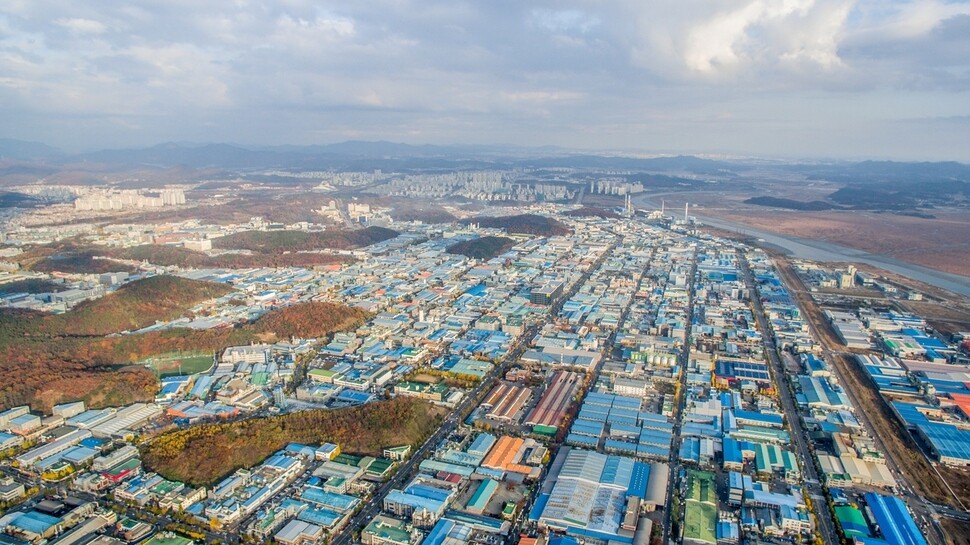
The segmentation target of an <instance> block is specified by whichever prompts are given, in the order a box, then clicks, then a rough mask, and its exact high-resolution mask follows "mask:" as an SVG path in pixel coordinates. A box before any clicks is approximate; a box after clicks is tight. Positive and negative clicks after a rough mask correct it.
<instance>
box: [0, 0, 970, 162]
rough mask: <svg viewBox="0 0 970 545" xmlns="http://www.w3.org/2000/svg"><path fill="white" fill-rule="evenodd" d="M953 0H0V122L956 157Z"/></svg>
mask: <svg viewBox="0 0 970 545" xmlns="http://www.w3.org/2000/svg"><path fill="white" fill-rule="evenodd" d="M968 59H970V3H967V2H954V1H951V2H948V1H921V2H884V1H876V0H857V1H856V0H789V1H785V2H777V3H771V2H766V1H764V0H731V1H727V2H723V3H720V4H719V5H718V9H716V10H712V9H711V8H710V7H709V5H707V4H706V3H702V2H700V1H687V2H682V1H681V2H672V1H660V2H651V3H642V2H626V1H617V2H607V3H589V2H578V1H573V2H565V3H561V2H556V3H553V2H539V3H533V4H529V5H519V4H502V5H492V4H478V3H472V2H459V3H455V2H419V3H412V2H407V1H392V0H388V1H383V2H368V3H364V4H359V5H358V4H344V3H333V2H331V3H318V2H308V1H302V0H293V1H288V2H280V3H273V4H262V3H255V2H254V3H250V2H246V1H241V2H234V3H232V4H229V3H223V2H213V3H203V4H199V3H197V2H188V1H172V2H166V3H163V4H159V5H154V6H141V5H137V6H136V5H130V6H122V7H117V6H107V5H102V4H100V3H96V2H89V1H81V2H64V1H59V0H52V1H41V2H29V1H24V0H20V1H11V2H5V3H4V5H3V6H0V71H2V73H3V74H4V76H3V77H0V114H2V115H3V118H4V123H3V124H2V125H0V136H3V137H8V138H13V139H18V140H25V141H37V142H42V143H45V144H49V145H51V146H55V147H58V148H63V149H66V150H68V151H89V150H93V149H118V148H128V147H147V146H151V145H155V144H158V143H164V142H173V141H190V142H213V143H217V142H218V143H222V142H226V143H235V144H238V145H243V146H269V145H311V144H328V143H336V142H343V141H346V140H364V141H388V142H401V143H407V144H413V145H422V144H432V145H451V144H454V145H512V146H522V147H541V146H557V147H562V148H566V149H571V150H578V151H599V152H604V151H607V152H608V151H623V152H626V153H650V154H694V155H730V156H749V157H764V158H771V157H778V158H786V159H800V158H802V159H809V158H811V159H895V160H956V161H961V162H970V148H968V147H967V146H966V142H968V141H970V60H968Z"/></svg>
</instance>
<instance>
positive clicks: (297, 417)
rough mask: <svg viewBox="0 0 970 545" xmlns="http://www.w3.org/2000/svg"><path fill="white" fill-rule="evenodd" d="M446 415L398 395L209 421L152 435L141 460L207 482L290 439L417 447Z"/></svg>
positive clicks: (362, 447)
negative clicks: (342, 406)
mask: <svg viewBox="0 0 970 545" xmlns="http://www.w3.org/2000/svg"><path fill="white" fill-rule="evenodd" d="M442 415H443V411H442V410H441V409H438V408H436V407H434V406H432V405H430V404H429V403H427V402H425V401H420V400H417V399H414V398H405V397H399V398H395V399H392V400H389V401H379V402H375V403H369V404H367V405H363V406H360V407H352V408H348V409H338V410H314V411H303V412H298V413H292V414H287V415H282V416H275V417H270V418H256V419H249V420H243V421H239V422H232V423H228V424H205V425H202V426H194V427H192V428H188V429H185V430H178V431H173V432H169V433H166V434H163V435H160V436H158V437H156V438H154V439H152V440H151V441H149V442H148V443H146V444H145V445H143V446H142V460H143V462H144V463H145V465H146V467H148V468H149V469H150V470H151V471H155V472H157V473H159V474H160V475H162V476H164V477H165V478H167V479H172V480H176V481H181V482H185V483H189V484H192V485H196V486H208V485H211V484H212V483H214V482H217V481H218V480H220V479H222V478H223V477H225V476H226V475H228V474H230V473H231V472H233V471H235V470H236V469H238V468H241V467H247V468H248V467H252V466H254V465H256V464H258V463H260V462H261V461H262V460H264V459H265V458H266V457H268V456H269V455H270V454H272V453H273V452H275V451H277V450H279V449H281V448H283V447H284V446H286V445H287V444H288V443H291V442H296V443H303V444H308V445H318V444H320V443H323V442H331V443H336V444H338V445H340V447H341V449H342V450H343V451H344V452H354V453H359V454H370V455H375V456H379V455H380V454H381V451H382V449H383V448H384V447H390V446H399V445H411V446H412V447H417V446H418V445H420V444H422V443H423V442H424V441H425V440H426V439H427V438H428V437H430V436H431V434H432V433H433V432H434V430H435V429H437V427H438V425H439V424H440V423H441V419H442Z"/></svg>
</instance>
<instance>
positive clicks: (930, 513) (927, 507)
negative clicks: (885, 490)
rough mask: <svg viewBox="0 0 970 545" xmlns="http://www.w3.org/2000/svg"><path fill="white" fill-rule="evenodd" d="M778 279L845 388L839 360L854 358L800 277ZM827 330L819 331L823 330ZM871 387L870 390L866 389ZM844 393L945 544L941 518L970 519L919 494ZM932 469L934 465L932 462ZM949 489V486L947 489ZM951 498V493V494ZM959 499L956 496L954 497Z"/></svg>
mask: <svg viewBox="0 0 970 545" xmlns="http://www.w3.org/2000/svg"><path fill="white" fill-rule="evenodd" d="M778 272H779V277H780V278H781V279H782V281H784V283H785V287H786V288H787V289H788V290H790V291H791V292H792V293H793V294H796V295H798V296H797V297H793V300H795V301H796V302H797V303H798V304H799V308H801V311H802V312H803V313H804V315H805V316H806V317H808V319H807V320H806V323H808V326H809V331H810V332H811V334H812V336H813V337H814V338H815V339H817V340H818V341H819V343H820V345H821V346H822V349H823V357H824V358H825V359H826V360H827V361H828V362H829V365H831V366H832V368H833V369H834V370H835V374H836V376H837V377H838V378H839V381H840V382H841V383H842V384H846V382H847V381H846V379H845V378H844V377H843V376H842V375H843V374H844V373H845V372H847V370H845V369H843V368H842V366H841V365H840V358H841V357H842V356H843V355H852V354H851V353H848V352H844V351H843V350H841V344H839V345H836V344H835V343H836V342H837V341H836V340H835V339H836V337H835V334H834V333H832V331H831V330H830V329H829V328H828V326H827V325H825V324H824V320H823V319H822V318H821V311H820V309H818V307H817V305H816V304H815V302H814V300H813V299H812V295H811V293H809V292H808V291H807V290H806V289H805V285H804V283H803V282H802V281H801V278H799V277H798V275H797V273H795V272H794V271H792V270H791V268H790V267H789V266H788V265H787V262H785V266H784V267H781V266H779V267H778ZM806 306H811V307H812V308H805V307H806ZM823 328H824V329H825V330H824V331H820V329H823ZM865 387H868V386H865ZM843 391H844V392H845V393H846V395H848V397H849V401H850V402H851V403H852V406H853V407H855V408H856V410H855V411H853V414H855V415H856V416H857V417H858V419H859V421H860V422H861V423H862V425H863V426H864V427H865V429H866V431H867V432H868V435H869V436H870V437H872V438H873V440H874V441H875V443H876V447H877V448H878V449H879V451H880V452H882V453H883V455H884V456H885V459H886V465H887V466H888V467H889V469H890V470H891V471H892V473H893V476H894V477H895V479H896V484H897V486H896V489H897V491H898V492H899V493H900V494H899V495H900V496H901V497H902V499H904V500H905V501H906V504H907V505H908V506H909V508H910V511H912V514H913V518H914V520H916V522H917V524H918V525H919V526H920V527H921V528H922V529H923V533H924V534H925V535H926V537H927V539H928V540H929V541H930V542H934V543H946V539H945V537H944V535H943V531H942V530H941V529H940V527H939V525H938V524H937V523H936V519H937V517H938V516H949V517H951V518H956V519H960V520H964V521H966V520H968V519H970V516H968V515H967V513H965V512H962V511H959V510H955V509H951V508H947V507H944V506H935V505H934V504H932V503H931V502H929V501H927V500H926V499H925V498H924V497H922V496H921V495H920V494H918V493H917V492H916V491H915V490H914V489H913V486H912V483H910V482H909V480H908V478H907V473H906V470H905V467H906V466H905V463H900V461H899V460H897V459H896V457H895V456H894V452H893V451H892V450H890V449H887V448H886V445H885V443H884V441H883V440H882V438H881V437H880V436H879V434H878V433H875V430H876V428H875V427H874V426H873V425H872V421H871V420H870V417H869V415H868V413H867V412H866V411H865V410H863V407H865V405H864V404H863V403H861V402H860V400H859V397H858V394H857V392H856V391H855V390H854V389H852V388H843ZM929 463H930V466H931V467H932V465H933V464H932V462H929ZM940 481H941V482H942V483H943V484H944V485H946V484H947V483H946V482H945V481H944V480H943V479H942V477H940ZM947 486H948V485H947ZM951 494H952V491H951ZM953 497H954V498H956V496H955V495H954V496H953ZM929 528H933V533H932V534H929V532H928V530H929Z"/></svg>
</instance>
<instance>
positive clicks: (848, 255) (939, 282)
mask: <svg viewBox="0 0 970 545" xmlns="http://www.w3.org/2000/svg"><path fill="white" fill-rule="evenodd" d="M636 201H637V204H638V205H639V207H642V208H646V209H653V208H659V206H657V205H656V203H654V202H653V201H652V200H651V196H649V195H644V196H641V197H639V198H637V199H636ZM690 215H691V216H692V217H694V218H695V219H696V220H697V221H698V222H700V223H702V224H704V225H709V226H711V227H717V228H718V229H723V230H725V231H734V232H740V233H743V234H744V235H746V236H749V237H754V238H757V239H760V240H761V241H763V242H765V243H767V244H771V245H773V246H776V247H778V248H780V249H782V250H785V251H786V252H787V253H788V254H790V255H791V256H792V257H796V258H799V259H808V260H812V261H820V262H833V261H836V262H847V263H866V264H868V265H872V266H874V267H879V268H880V269H884V270H887V271H890V272H894V273H896V274H900V275H902V276H905V277H907V278H912V279H913V280H918V281H920V282H925V283H927V284H929V285H931V286H936V287H938V288H943V289H945V290H950V291H952V292H954V293H959V294H960V295H963V296H966V297H970V277H967V276H961V275H959V274H951V273H947V272H943V271H937V270H933V269H930V268H928V267H923V266H921V265H916V264H912V263H906V262H904V261H899V260H897V259H895V258H892V257H889V256H884V255H879V254H873V253H869V252H866V251H863V250H857V249H855V248H849V247H848V246H842V245H840V244H833V243H831V242H826V241H824V240H815V239H810V238H802V237H796V236H790V235H781V234H777V233H769V232H767V231H763V230H760V229H754V228H751V227H749V226H747V225H744V224H741V223H736V222H733V221H728V220H724V219H721V218H714V217H709V216H705V215H704V214H703V212H700V213H697V212H694V211H693V210H692V211H691V214H690Z"/></svg>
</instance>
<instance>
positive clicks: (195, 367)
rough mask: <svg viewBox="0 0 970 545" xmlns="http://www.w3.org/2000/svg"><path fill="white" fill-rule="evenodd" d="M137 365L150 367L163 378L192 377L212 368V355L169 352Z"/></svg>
mask: <svg viewBox="0 0 970 545" xmlns="http://www.w3.org/2000/svg"><path fill="white" fill-rule="evenodd" d="M139 363H140V364H142V365H145V366H148V367H150V368H151V369H152V371H154V372H155V374H156V375H158V376H159V377H163V378H164V377H170V376H174V375H194V374H196V373H202V372H204V371H207V370H209V368H210V367H212V354H208V353H205V352H201V353H200V352H189V353H184V354H182V353H178V352H170V353H168V354H162V355H160V356H154V357H151V358H148V359H145V360H143V361H141V362H139Z"/></svg>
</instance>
